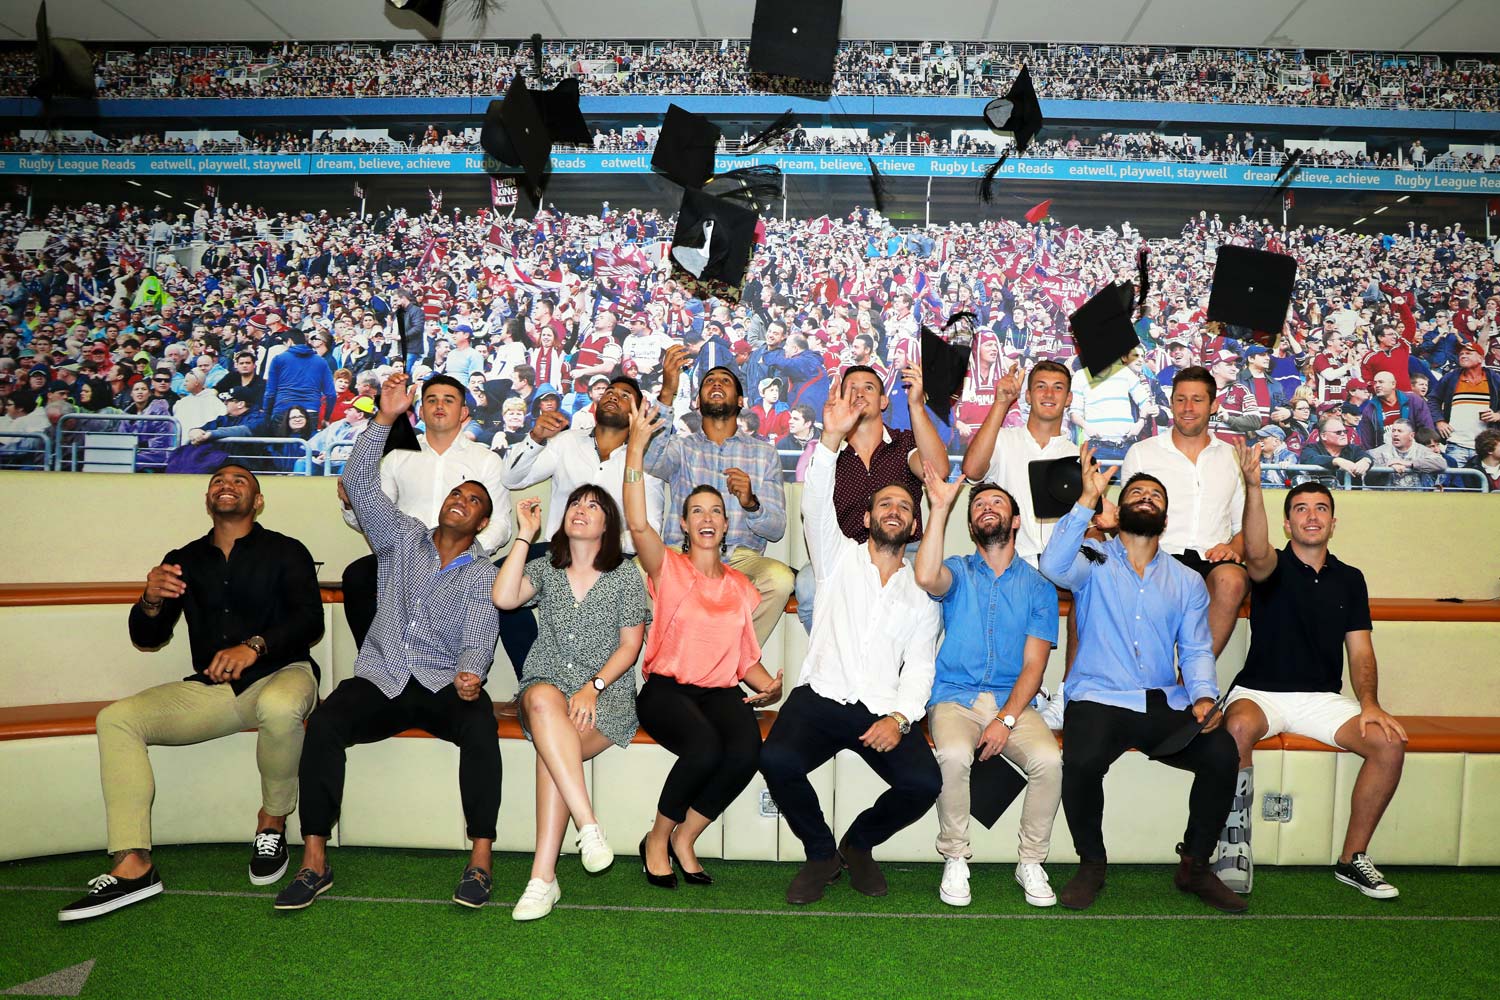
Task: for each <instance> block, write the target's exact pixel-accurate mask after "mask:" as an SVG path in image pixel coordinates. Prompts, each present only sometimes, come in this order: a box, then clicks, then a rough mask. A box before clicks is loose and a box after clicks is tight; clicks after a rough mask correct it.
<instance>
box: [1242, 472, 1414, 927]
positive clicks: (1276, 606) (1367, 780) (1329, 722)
mask: <svg viewBox="0 0 1500 1000" xmlns="http://www.w3.org/2000/svg"><path fill="white" fill-rule="evenodd" d="M1235 450H1236V452H1237V454H1238V458H1239V461H1240V470H1241V472H1242V473H1243V475H1244V479H1245V514H1244V524H1243V530H1244V538H1245V564H1246V567H1247V568H1248V569H1249V571H1250V581H1251V590H1250V653H1249V655H1248V656H1246V657H1245V666H1244V669H1243V670H1241V671H1240V675H1239V676H1238V677H1237V678H1235V681H1234V685H1233V691H1232V692H1231V693H1230V695H1229V698H1228V707H1227V708H1226V710H1225V718H1226V722H1225V725H1226V726H1227V728H1228V729H1229V732H1230V734H1231V735H1233V736H1234V739H1235V742H1236V743H1237V744H1238V745H1239V749H1240V768H1241V770H1240V776H1239V782H1238V785H1237V786H1236V789H1235V803H1234V808H1233V809H1232V810H1231V811H1230V814H1229V819H1228V822H1227V823H1226V824H1225V827H1224V832H1223V833H1222V834H1221V835H1220V844H1219V863H1218V864H1217V865H1216V866H1215V867H1216V870H1218V871H1219V877H1220V878H1221V879H1223V880H1224V882H1225V884H1226V885H1228V886H1230V887H1231V888H1233V889H1235V890H1236V891H1238V892H1244V893H1248V892H1249V891H1250V883H1251V875H1252V873H1253V867H1252V865H1251V861H1250V804H1251V802H1252V801H1253V800H1254V787H1255V786H1254V773H1253V769H1252V768H1251V766H1250V764H1251V757H1250V752H1251V750H1252V748H1253V747H1254V746H1255V744H1256V743H1257V742H1259V741H1260V740H1262V739H1264V738H1266V737H1267V736H1275V735H1276V734H1278V733H1295V734H1297V735H1298V736H1306V737H1309V738H1311V739H1315V740H1318V741H1320V742H1322V743H1327V744H1329V745H1332V746H1337V747H1340V748H1342V749H1344V750H1349V751H1352V752H1354V753H1357V754H1359V756H1361V757H1362V758H1364V765H1363V766H1362V767H1361V768H1360V771H1359V778H1358V779H1356V780H1355V782H1354V795H1353V801H1352V803H1351V807H1350V810H1349V828H1348V830H1347V831H1346V832H1345V834H1344V847H1343V851H1342V852H1341V853H1340V854H1339V861H1338V864H1337V865H1335V866H1334V870H1333V874H1334V878H1336V879H1338V880H1339V881H1340V882H1343V883H1345V884H1347V885H1352V886H1354V887H1355V888H1356V889H1358V890H1359V891H1360V892H1362V893H1364V894H1365V895H1366V896H1370V897H1372V898H1374V899H1393V898H1395V897H1396V896H1397V895H1399V893H1398V892H1397V890H1396V887H1395V886H1393V885H1391V884H1390V883H1389V882H1387V881H1386V880H1385V877H1384V876H1383V875H1381V873H1380V870H1379V869H1378V868H1376V867H1375V865H1374V863H1373V862H1371V861H1370V857H1369V855H1368V854H1367V853H1366V851H1367V850H1368V848H1369V846H1370V837H1371V835H1372V834H1374V832H1375V825H1376V824H1377V823H1379V822H1380V817H1381V814H1382V813H1384V812H1385V807H1386V805H1387V804H1389V803H1390V801H1391V796H1392V795H1393V794H1395V791H1396V784H1397V782H1399V781H1400V780H1401V765H1402V762H1403V761H1404V759H1405V756H1406V730H1404V729H1402V728H1401V723H1400V722H1398V721H1396V719H1395V718H1393V717H1392V716H1390V715H1389V714H1387V713H1386V712H1385V710H1384V709H1382V708H1381V707H1380V701H1379V699H1378V698H1377V696H1376V687H1377V683H1376V669H1375V647H1374V645H1373V644H1372V643H1371V641H1370V628H1371V626H1370V598H1369V592H1368V591H1367V590H1366V589H1365V578H1364V574H1362V573H1360V571H1359V570H1357V569H1355V568H1354V567H1353V566H1349V565H1347V564H1346V563H1342V562H1340V561H1339V560H1338V559H1337V558H1336V557H1335V556H1334V555H1333V554H1332V553H1330V552H1329V551H1328V540H1329V539H1330V538H1331V537H1332V536H1333V529H1334V526H1335V524H1337V521H1336V520H1335V518H1334V516H1333V494H1332V493H1330V492H1329V491H1328V487H1326V486H1325V485H1323V484H1322V483H1318V482H1309V483H1303V484H1301V485H1300V486H1297V487H1295V488H1293V489H1292V490H1291V491H1290V492H1289V493H1288V494H1287V497H1286V502H1285V504H1284V505H1283V517H1284V520H1283V522H1282V528H1283V530H1284V531H1285V532H1286V534H1287V537H1288V538H1290V539H1291V541H1290V542H1288V543H1287V546H1286V548H1284V549H1282V550H1281V551H1280V552H1277V551H1276V550H1274V549H1272V548H1271V542H1270V539H1269V537H1268V535H1269V532H1268V531H1267V528H1266V511H1265V501H1264V499H1263V497H1262V496H1261V489H1260V445H1259V444H1257V445H1255V446H1254V447H1253V448H1246V447H1245V446H1244V445H1236V446H1235ZM1346 650H1347V651H1348V654H1349V679H1350V681H1351V682H1352V684H1353V687H1354V694H1355V695H1356V696H1357V697H1358V699H1359V700H1358V701H1355V700H1354V699H1353V698H1349V697H1346V696H1345V695H1343V694H1341V693H1340V692H1341V690H1342V688H1343V673H1344V652H1345V651H1346Z"/></svg>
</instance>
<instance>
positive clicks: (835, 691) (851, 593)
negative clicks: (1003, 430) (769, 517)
mask: <svg viewBox="0 0 1500 1000" xmlns="http://www.w3.org/2000/svg"><path fill="white" fill-rule="evenodd" d="M837 462H838V455H837V453H836V452H833V451H829V450H828V449H827V448H825V447H824V446H823V444H822V443H821V442H819V443H818V444H817V445H815V446H814V448H813V455H812V460H811V462H810V463H809V465H808V470H807V481H806V482H805V483H804V484H803V487H802V520H803V530H804V531H805V532H806V535H807V551H808V555H809V557H810V558H811V560H812V565H813V572H814V574H815V575H816V577H817V584H818V607H817V611H816V612H815V613H814V615H813V629H812V636H811V638H810V639H809V640H808V649H807V658H806V659H805V660H804V661H803V663H802V671H801V674H800V676H799V677H798V679H797V683H798V684H799V685H800V684H807V685H810V686H811V687H812V689H813V690H814V691H816V692H817V693H818V694H820V695H822V696H823V697H825V698H829V699H831V700H833V701H837V702H840V703H841V704H845V705H848V704H853V703H854V702H859V703H861V704H863V705H864V706H865V707H866V708H868V709H869V710H870V711H871V712H874V713H875V714H876V715H887V714H889V713H891V712H900V713H901V714H902V715H904V716H906V718H907V719H908V720H909V721H911V722H915V721H917V720H918V719H920V718H921V717H922V715H923V714H924V713H925V712H926V710H927V697H928V695H929V694H930V693H931V692H932V678H933V673H934V669H935V665H936V659H937V640H938V632H939V631H940V629H941V628H942V624H943V618H942V611H941V610H940V608H939V605H938V604H937V603H936V602H935V601H933V600H931V599H930V598H929V597H928V596H927V593H926V592H925V591H924V590H922V588H920V587H918V586H917V579H916V576H915V575H914V574H913V573H912V569H911V564H910V563H909V562H905V561H904V560H903V563H902V566H901V568H900V569H899V570H897V571H896V572H895V574H893V575H892V576H891V578H890V579H889V580H887V581H886V582H885V583H884V584H882V583H881V582H880V570H879V569H878V568H877V567H876V566H875V564H874V562H873V561H871V559H870V547H869V545H868V544H867V543H866V544H861V543H859V542H856V541H854V539H852V538H849V537H848V536H846V535H845V534H844V533H843V532H842V531H840V530H839V522H838V517H837V516H836V515H835V513H834V509H833V473H834V466H835V464H836V463H837Z"/></svg>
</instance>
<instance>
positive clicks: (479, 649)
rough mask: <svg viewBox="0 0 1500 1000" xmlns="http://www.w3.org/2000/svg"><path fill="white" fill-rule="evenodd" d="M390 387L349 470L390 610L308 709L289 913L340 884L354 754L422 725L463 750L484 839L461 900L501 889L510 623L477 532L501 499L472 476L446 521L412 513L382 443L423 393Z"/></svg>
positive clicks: (476, 831) (443, 516)
mask: <svg viewBox="0 0 1500 1000" xmlns="http://www.w3.org/2000/svg"><path fill="white" fill-rule="evenodd" d="M384 388H385V391H384V392H382V393H381V394H380V413H379V414H378V415H377V416H376V418H375V421H374V423H373V424H371V425H370V429H369V430H367V431H366V432H365V433H363V434H361V435H360V436H359V440H358V441H357V442H356V443H355V446H354V453H353V455H351V456H350V458H349V464H348V465H347V466H346V467H345V469H344V476H343V485H344V489H345V491H346V492H347V493H348V496H349V502H350V504H351V505H352V506H353V508H354V513H355V516H356V517H358V518H359V524H360V527H361V528H362V529H363V530H364V533H365V537H366V538H368V539H369V541H370V545H371V547H372V548H373V549H374V550H375V554H376V556H377V557H378V558H379V560H380V570H379V595H380V596H379V603H378V608H377V610H376V612H375V622H374V624H373V625H371V627H370V632H369V635H368V636H366V638H365V643H364V645H363V646H361V647H360V650H359V656H358V657H357V658H356V659H355V661H354V676H353V677H352V678H350V679H349V680H346V681H344V682H342V683H341V684H339V686H338V687H337V688H335V689H334V691H333V694H331V695H329V696H328V700H327V701H325V702H323V704H322V705H321V706H319V708H318V709H317V710H316V711H314V712H313V714H312V717H311V718H310V719H309V720H308V724H307V737H306V739H305V741H304V743H303V751H302V764H301V767H300V771H299V774H298V782H299V785H300V787H301V797H302V805H301V816H302V836H303V841H304V845H303V851H302V868H301V870H299V871H298V872H297V877H296V878H295V879H294V880H293V881H292V884H291V885H290V886H288V887H287V888H286V889H285V890H283V891H282V892H281V893H280V894H279V895H278V896H277V897H276V909H278V910H300V909H304V908H306V907H308V906H311V905H312V903H313V902H314V901H315V900H316V899H317V898H318V896H320V895H321V894H323V893H324V892H327V891H328V890H329V889H331V888H332V887H333V869H332V868H331V867H330V866H329V864H328V859H327V853H326V847H327V844H328V837H329V835H330V834H331V833H332V832H333V824H334V823H335V822H337V821H338V813H339V805H340V802H341V800H342V799H343V795H344V766H345V760H344V751H345V750H346V749H347V748H348V747H351V746H353V745H354V744H356V743H378V742H380V741H381V740H385V739H388V738H390V737H392V736H394V735H396V734H397V733H399V732H401V731H402V730H405V729H411V728H414V727H416V728H421V729H425V730H427V731H428V732H430V733H431V734H432V735H434V736H436V737H438V738H439V739H443V740H447V741H448V742H450V743H455V744H457V745H458V748H459V758H458V786H459V792H460V795H461V797H462V800H463V809H464V819H465V821H466V822H467V824H468V835H469V839H470V840H472V841H473V842H474V848H473V851H472V852H471V853H470V855H469V865H468V867H467V868H466V869H465V870H464V874H463V878H462V880H460V882H459V883H458V888H457V889H456V890H454V893H453V901H454V902H455V903H459V904H461V905H463V906H469V907H480V906H483V905H484V904H485V903H486V902H487V901H488V900H489V897H490V884H491V878H490V849H491V847H492V845H493V844H494V840H495V825H496V820H497V819H498V817H499V813H500V744H499V740H498V737H497V735H496V729H495V713H494V706H493V705H492V704H491V702H490V698H489V695H487V694H485V692H484V679H485V675H486V674H487V673H488V671H489V668H490V663H491V661H492V660H493V659H494V656H495V642H496V640H497V638H498V634H497V619H496V612H495V606H494V604H493V603H492V602H491V600H490V590H491V587H492V586H493V585H494V582H495V566H494V564H493V563H491V562H490V561H489V559H488V558H486V556H485V551H484V548H483V546H481V545H480V544H479V543H478V541H477V538H476V536H477V535H478V534H479V533H480V532H481V531H483V530H484V527H485V525H487V524H488V523H489V519H490V515H491V514H492V513H493V511H494V502H493V501H492V499H491V497H490V493H489V490H488V489H486V488H485V486H484V484H483V483H481V482H479V481H478V480H474V479H470V480H466V481H464V482H462V483H459V484H458V485H457V486H455V487H453V489H452V490H451V491H449V493H448V497H447V499H445V500H444V501H443V505H442V510H441V511H440V512H439V514H438V522H437V526H436V527H435V528H432V529H429V528H427V527H426V526H425V525H424V524H423V523H422V522H421V521H419V520H417V519H416V518H414V517H410V516H408V515H406V514H403V513H401V511H400V510H399V509H398V508H397V507H396V505H395V504H394V503H392V502H391V499H390V498H389V497H387V496H386V495H385V493H384V492H383V491H382V490H381V488H380V469H379V465H380V453H381V450H382V448H383V446H384V445H385V439H386V436H387V435H388V434H389V433H390V429H391V425H392V424H394V423H395V422H396V420H397V419H399V418H401V417H402V416H403V415H404V414H405V413H406V411H407V410H409V409H410V408H411V404H412V396H413V393H412V391H411V390H410V389H409V388H408V385H407V377H406V375H404V374H402V373H399V372H398V373H396V374H395V375H392V376H391V377H390V378H389V379H387V380H386V383H385V387H384Z"/></svg>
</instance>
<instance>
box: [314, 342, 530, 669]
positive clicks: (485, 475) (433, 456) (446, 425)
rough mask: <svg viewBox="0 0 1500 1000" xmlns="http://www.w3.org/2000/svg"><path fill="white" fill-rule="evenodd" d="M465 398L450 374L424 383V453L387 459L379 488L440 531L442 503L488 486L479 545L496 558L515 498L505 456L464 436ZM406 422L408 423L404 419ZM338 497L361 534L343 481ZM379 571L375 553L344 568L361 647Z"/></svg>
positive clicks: (397, 453)
mask: <svg viewBox="0 0 1500 1000" xmlns="http://www.w3.org/2000/svg"><path fill="white" fill-rule="evenodd" d="M325 367H326V366H325ZM387 384H389V380H388V382H387ZM382 395H384V393H383V392H382ZM464 395H465V387H464V386H463V384H462V383H460V382H458V381H457V380H455V379H453V378H450V377H449V376H447V375H437V376H434V377H432V378H429V379H428V380H427V381H426V383H424V384H423V386H422V396H421V400H420V402H421V414H422V420H423V424H424V426H425V428H426V429H425V431H424V432H423V433H422V434H420V435H418V436H417V444H418V445H419V448H420V450H418V451H407V450H405V449H400V448H398V449H395V450H393V451H391V453H390V454H388V455H386V456H385V458H384V459H383V460H382V461H381V463H380V488H381V489H382V490H384V491H385V495H386V496H388V497H390V498H391V499H392V500H393V501H395V503H396V506H397V507H399V508H401V512H402V513H403V514H409V515H410V516H412V517H415V518H417V519H418V520H419V521H422V522H423V523H424V524H426V525H427V526H428V527H436V526H437V522H438V516H439V515H440V513H441V511H442V505H443V501H444V500H445V498H446V497H447V496H448V492H449V491H450V490H452V489H453V487H455V486H457V485H458V484H459V483H462V482H465V481H467V480H470V479H472V480H474V481H476V482H479V483H483V484H484V487H485V489H487V490H489V491H490V496H491V497H492V498H493V499H494V503H495V510H494V516H492V517H491V518H490V520H489V525H488V526H487V527H486V528H485V529H484V530H483V531H481V532H480V533H479V544H480V545H481V546H483V547H484V550H485V552H486V553H488V554H489V555H494V554H495V553H496V552H497V551H499V550H500V549H501V548H503V547H504V546H505V543H506V542H508V541H510V535H511V531H512V528H513V524H514V519H513V518H512V517H511V516H510V493H508V492H507V491H506V489H505V487H504V485H503V483H502V476H503V472H504V469H503V467H502V465H501V462H500V456H499V455H496V454H495V453H494V452H493V451H491V450H490V449H489V448H486V447H485V446H484V445H482V444H480V443H479V442H477V441H475V440H473V439H472V438H469V437H467V436H465V435H464V434H463V433H461V432H462V430H463V428H464V427H465V426H466V425H467V424H468V422H469V408H468V407H467V406H466V405H464ZM401 419H403V420H404V419H406V417H405V415H404V414H403V416H402V418H401ZM338 492H339V502H340V503H341V504H342V505H343V515H344V523H345V524H347V525H348V526H349V527H351V528H353V529H354V530H356V531H362V530H363V529H362V527H361V525H360V524H359V521H358V520H357V519H356V518H355V516H354V508H353V507H352V506H351V505H350V503H349V499H348V497H347V495H346V494H345V491H344V483H343V480H342V479H340V480H339V485H338ZM377 570H378V563H377V561H376V558H375V556H374V555H373V554H371V555H368V556H364V557H363V558H360V559H356V560H354V562H352V563H350V564H349V565H348V566H347V567H345V569H344V579H343V584H344V616H345V617H346V618H347V619H348V621H349V631H350V632H351V633H353V635H354V644H355V647H356V648H358V647H359V646H361V645H363V644H364V641H365V633H367V632H369V630H370V624H371V623H372V622H373V621H374V620H375V611H376V608H375V599H376V578H377ZM517 669H519V668H517Z"/></svg>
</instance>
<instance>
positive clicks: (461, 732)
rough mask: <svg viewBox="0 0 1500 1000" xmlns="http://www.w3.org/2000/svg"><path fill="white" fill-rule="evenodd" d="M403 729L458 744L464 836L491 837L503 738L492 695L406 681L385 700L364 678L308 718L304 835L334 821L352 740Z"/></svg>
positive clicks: (326, 829)
mask: <svg viewBox="0 0 1500 1000" xmlns="http://www.w3.org/2000/svg"><path fill="white" fill-rule="evenodd" d="M404 729H424V730H426V731H427V732H429V733H431V734H432V735H433V736H436V737H437V738H438V739H440V740H447V741H448V742H449V743H454V744H457V745H458V790H459V795H460V797H461V798H462V800H463V806H464V821H465V822H466V823H467V825H468V834H469V839H470V840H494V839H495V823H496V821H497V820H498V819H499V817H500V739H499V736H498V735H497V733H496V729H495V706H494V703H493V702H491V701H490V696H489V695H488V694H485V693H484V691H483V690H481V691H480V692H479V697H478V699H476V700H474V701H464V700H463V699H462V698H460V697H459V696H458V690H457V689H456V688H455V687H454V686H453V685H451V684H449V685H448V686H447V687H445V688H443V689H442V690H441V691H437V692H432V691H428V690H427V689H426V688H424V687H422V685H420V684H418V683H417V682H416V681H415V680H408V681H407V682H406V687H405V688H403V689H402V691H401V693H400V694H398V695H397V696H396V697H394V698H387V697H386V696H385V695H384V694H383V693H382V692H381V690H380V688H378V687H376V686H375V685H374V684H373V683H371V682H370V681H367V680H365V679H364V678H363V677H351V678H350V679H349V680H346V681H343V682H342V683H340V684H339V686H338V687H336V688H334V689H333V693H332V694H331V695H329V696H328V700H327V701H325V702H323V704H321V705H319V706H318V707H317V709H316V710H314V711H313V714H312V716H311V717H309V718H308V720H307V736H306V738H305V739H304V741H303V743H302V763H301V766H300V767H299V768H298V772H297V780H298V785H299V790H300V802H301V805H300V806H299V809H300V816H301V820H302V833H303V834H304V835H308V834H311V835H313V836H319V837H327V836H329V835H330V834H331V833H332V832H333V825H334V824H335V823H337V822H338V818H339V805H340V803H342V802H343V799H344V767H345V754H344V751H345V750H346V749H348V748H349V747H352V746H354V745H355V744H356V743H379V742H380V741H381V740H385V739H389V738H390V737H392V736H395V735H396V734H397V733H399V732H401V731H402V730H404ZM392 806H393V807H395V803H392Z"/></svg>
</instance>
